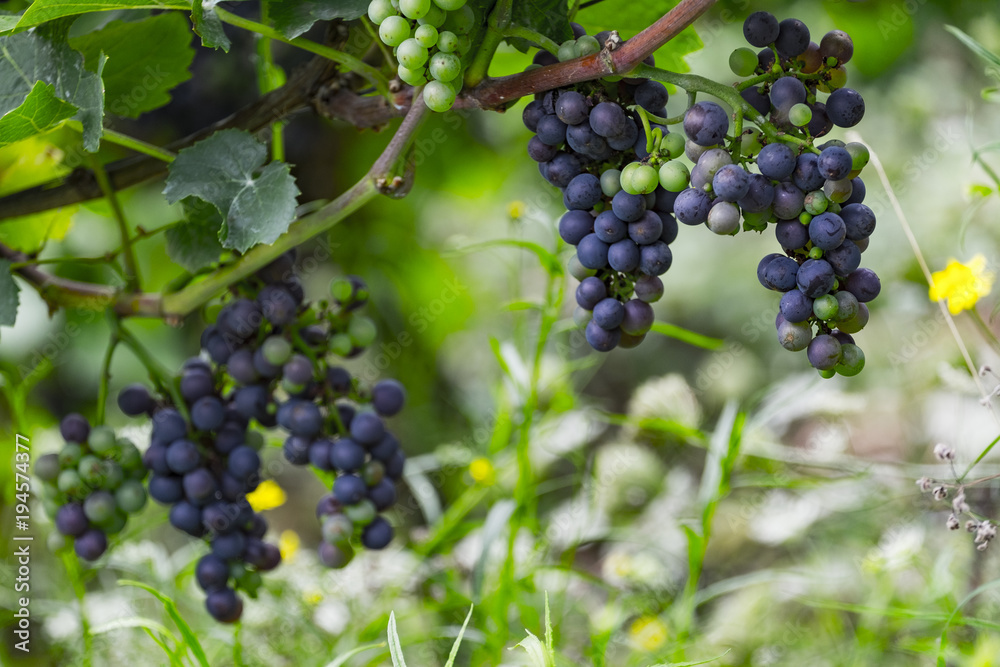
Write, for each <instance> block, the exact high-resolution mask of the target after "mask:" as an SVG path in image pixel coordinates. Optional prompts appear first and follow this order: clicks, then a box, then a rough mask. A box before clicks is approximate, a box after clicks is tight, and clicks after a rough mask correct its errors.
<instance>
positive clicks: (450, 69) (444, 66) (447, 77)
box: [428, 53, 462, 81]
mask: <svg viewBox="0 0 1000 667" xmlns="http://www.w3.org/2000/svg"><path fill="white" fill-rule="evenodd" d="M428 69H429V70H430V72H431V76H432V77H434V78H435V79H437V80H438V81H453V80H454V79H455V78H457V77H458V75H459V74H461V73H462V61H461V60H459V59H458V56H453V55H452V54H450V53H435V54H434V55H433V56H432V57H431V63H430V65H429V66H428Z"/></svg>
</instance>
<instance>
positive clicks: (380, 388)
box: [372, 379, 406, 417]
mask: <svg viewBox="0 0 1000 667" xmlns="http://www.w3.org/2000/svg"><path fill="white" fill-rule="evenodd" d="M405 402H406V389H405V388H404V387H403V385H402V384H401V383H400V382H399V381H398V380H392V379H389V380H379V382H377V383H376V384H375V386H374V387H373V388H372V407H373V408H375V412H377V413H378V414H380V415H382V416H383V417H393V416H395V415H397V414H399V412H400V410H402V409H403V404H404V403H405Z"/></svg>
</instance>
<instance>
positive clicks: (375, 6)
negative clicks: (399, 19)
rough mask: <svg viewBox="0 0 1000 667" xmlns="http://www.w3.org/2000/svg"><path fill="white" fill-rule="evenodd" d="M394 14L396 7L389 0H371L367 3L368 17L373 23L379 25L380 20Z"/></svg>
mask: <svg viewBox="0 0 1000 667" xmlns="http://www.w3.org/2000/svg"><path fill="white" fill-rule="evenodd" d="M395 15H396V8H395V7H393V6H392V3H391V2H389V0H372V1H371V3H369V5H368V18H370V19H371V21H372V23H374V24H375V25H381V23H382V21H384V20H386V19H387V18H389V17H390V16H395Z"/></svg>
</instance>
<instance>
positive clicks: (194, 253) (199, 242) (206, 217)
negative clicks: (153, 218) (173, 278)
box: [165, 197, 223, 273]
mask: <svg viewBox="0 0 1000 667" xmlns="http://www.w3.org/2000/svg"><path fill="white" fill-rule="evenodd" d="M182 205H183V206H184V214H185V217H186V218H187V220H186V221H185V222H182V223H181V224H179V225H177V226H176V227H171V228H170V229H168V230H167V231H166V234H165V236H166V238H167V255H168V256H169V257H170V259H172V260H174V261H175V262H177V263H178V264H180V265H181V266H183V267H184V268H185V269H187V270H188V271H190V272H191V273H196V272H198V271H199V270H201V269H203V268H205V267H206V266H209V265H210V264H212V263H214V262H217V261H219V256H220V255H221V254H222V250H223V248H222V244H221V243H220V242H219V230H220V229H222V216H221V215H220V214H219V211H218V210H217V209H216V208H215V207H214V206H212V205H211V204H209V203H208V202H205V201H202V200H201V199H196V198H194V197H188V198H187V199H185V200H184V201H183V202H182Z"/></svg>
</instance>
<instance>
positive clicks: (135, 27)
mask: <svg viewBox="0 0 1000 667" xmlns="http://www.w3.org/2000/svg"><path fill="white" fill-rule="evenodd" d="M70 46H72V47H73V48H74V49H76V50H77V51H79V52H80V53H82V54H83V56H84V59H85V62H86V64H87V67H88V69H91V70H93V69H94V67H93V65H94V63H96V62H97V60H98V58H99V56H100V54H101V53H102V52H103V53H104V54H105V55H106V56H107V57H108V63H107V65H105V66H104V72H103V73H102V76H101V78H102V79H103V81H104V100H105V108H106V109H107V110H108V111H110V112H111V113H114V114H117V115H119V116H124V117H126V118H136V117H138V116H140V115H141V114H143V113H145V112H147V111H152V110H153V109H157V108H159V107H162V106H163V105H165V104H167V103H169V102H170V94H169V91H170V90H171V89H172V88H174V87H175V86H177V85H178V84H180V83H183V82H184V81H187V80H188V79H190V78H191V73H190V72H189V71H188V67H190V65H191V61H192V60H194V48H192V47H191V32H190V30H189V29H188V25H187V21H186V20H185V18H184V17H183V16H182V15H181V14H179V13H175V12H170V13H166V14H158V15H156V16H150V17H149V18H147V19H143V20H142V21H132V22H124V21H113V22H111V23H109V24H108V25H106V26H105V27H103V28H101V29H100V30H97V31H95V32H90V33H87V34H85V35H82V36H80V37H77V38H75V39H72V40H70Z"/></svg>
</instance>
